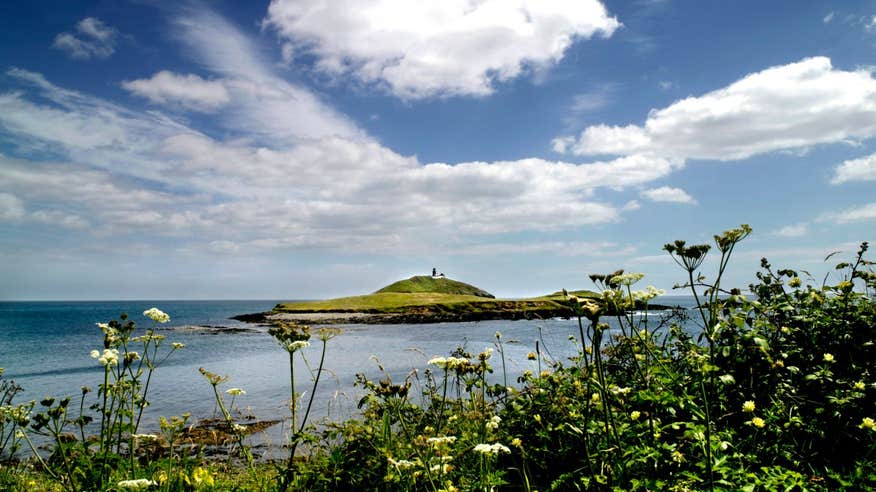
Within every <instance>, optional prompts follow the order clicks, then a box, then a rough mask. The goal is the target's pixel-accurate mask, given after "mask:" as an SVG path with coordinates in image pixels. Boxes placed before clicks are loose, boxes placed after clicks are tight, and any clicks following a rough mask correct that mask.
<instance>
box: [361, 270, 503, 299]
mask: <svg viewBox="0 0 876 492" xmlns="http://www.w3.org/2000/svg"><path fill="white" fill-rule="evenodd" d="M390 292H395V293H405V294H411V293H416V292H428V293H434V294H453V295H462V296H475V297H486V298H488V299H495V297H496V296H494V295H493V294H490V293H489V292H487V291H485V290H481V289H478V288H477V287H475V286H473V285H469V284H467V283H464V282H459V281H457V280H451V279H449V278H446V277H437V278H436V277H431V276H428V275H418V276H414V277H411V278H409V279H405V280H399V281H398V282H395V283H393V284H390V285H387V286H386V287H384V288H382V289H380V290H378V291H377V292H375V294H386V293H390Z"/></svg>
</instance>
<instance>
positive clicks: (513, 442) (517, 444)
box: [511, 437, 523, 449]
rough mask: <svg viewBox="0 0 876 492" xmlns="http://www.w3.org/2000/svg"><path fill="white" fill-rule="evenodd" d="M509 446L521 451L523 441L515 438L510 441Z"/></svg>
mask: <svg viewBox="0 0 876 492" xmlns="http://www.w3.org/2000/svg"><path fill="white" fill-rule="evenodd" d="M511 445H512V446H514V447H517V448H520V449H523V441H521V440H520V438H519V437H515V438H514V439H511Z"/></svg>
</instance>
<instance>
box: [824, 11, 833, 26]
mask: <svg viewBox="0 0 876 492" xmlns="http://www.w3.org/2000/svg"><path fill="white" fill-rule="evenodd" d="M832 20H833V11H830V12H828V13H827V15H825V16H824V18H823V19H821V22H824V23H825V24H828V23H830V21H832Z"/></svg>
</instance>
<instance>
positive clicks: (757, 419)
mask: <svg viewBox="0 0 876 492" xmlns="http://www.w3.org/2000/svg"><path fill="white" fill-rule="evenodd" d="M751 425H753V426H755V427H757V428H758V429H763V427H764V426H765V425H766V422H764V420H763V419H762V418H760V417H754V418H753V419H751Z"/></svg>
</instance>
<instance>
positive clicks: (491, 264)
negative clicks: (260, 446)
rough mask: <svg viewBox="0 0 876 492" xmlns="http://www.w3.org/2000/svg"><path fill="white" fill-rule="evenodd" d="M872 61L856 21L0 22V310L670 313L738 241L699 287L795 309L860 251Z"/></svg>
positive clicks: (660, 17) (550, 2)
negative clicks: (665, 309)
mask: <svg viewBox="0 0 876 492" xmlns="http://www.w3.org/2000/svg"><path fill="white" fill-rule="evenodd" d="M874 55H876V2H874V1H872V0H867V1H855V0H844V1H841V2H800V1H797V0H788V1H780V0H776V1H770V2H762V1H736V2H726V1H723V0H696V1H693V0H689V1H681V0H623V1H621V0H604V1H602V2H600V1H598V0H533V1H527V0H420V1H411V0H273V1H270V2H267V1H248V2H239V1H218V0H217V1H206V0H205V1H200V2H198V1H188V2H186V1H183V2H159V1H151V0H118V1H117V0H99V1H77V2H69V1H63V0H57V1H41V2H3V3H2V4H0V279H2V280H3V281H2V282H0V300H25V299H27V300H49V299H56V300H80V299H82V300H86V299H313V298H323V297H332V296H341V295H354V294H360V293H365V292H371V291H374V290H377V289H379V288H380V287H382V286H384V285H386V284H388V283H390V282H393V281H395V280H398V279H400V278H406V277H408V276H411V275H422V274H429V273H431V270H432V268H433V267H435V268H437V269H438V271H441V272H443V273H445V274H446V275H447V276H448V277H451V278H454V279H457V280H462V281H465V282H468V283H472V284H474V285H477V286H479V287H481V288H483V289H485V290H488V291H490V292H492V293H494V294H496V295H498V296H503V297H522V296H530V295H542V294H546V293H549V292H555V291H557V290H560V289H562V288H567V289H580V288H589V287H592V285H591V284H590V282H589V280H588V278H587V276H588V274H590V273H604V272H611V271H614V270H616V269H619V268H623V269H625V270H626V271H637V272H644V273H645V274H646V277H645V278H644V279H643V280H642V284H643V286H644V285H648V284H650V285H655V286H657V287H660V288H664V289H667V290H671V289H672V287H673V286H674V285H675V284H676V283H678V282H680V281H682V280H683V279H684V272H682V271H681V270H680V269H679V268H678V267H677V265H675V264H674V263H673V261H672V259H671V258H670V257H669V256H668V255H667V254H666V253H665V252H663V251H662V247H663V245H664V244H666V243H668V242H672V241H674V240H676V239H685V240H687V241H688V242H689V243H701V242H709V241H711V240H712V236H713V234H716V233H720V232H721V231H723V230H726V229H729V228H732V227H737V226H739V225H740V224H743V223H745V224H750V225H751V227H752V228H753V230H754V232H753V233H752V235H751V237H749V238H748V239H746V240H745V241H744V242H743V243H742V244H741V245H740V246H739V247H738V248H737V250H736V251H735V252H734V256H735V259H734V260H733V261H732V266H731V269H730V270H729V271H728V273H727V279H726V280H725V284H724V285H736V286H739V287H743V288H744V287H746V286H747V285H748V284H749V283H751V282H753V281H754V273H755V272H756V271H757V269H758V266H759V264H760V258H762V257H767V258H768V259H769V260H770V261H771V262H772V263H773V264H774V265H775V266H777V267H790V268H797V269H801V270H805V271H807V272H809V274H810V275H811V278H812V279H813V280H812V281H813V282H815V283H820V282H821V281H822V276H823V275H824V274H825V273H826V272H827V271H829V270H830V269H831V267H832V265H833V264H834V263H835V262H836V261H838V260H837V258H843V259H847V258H850V257H851V256H852V255H853V254H854V253H855V251H856V250H857V247H858V245H859V244H860V243H861V242H862V241H872V240H874V239H876V237H874V230H876V228H874V226H876V192H874V184H876V78H874V70H876V56H874ZM835 251H838V252H839V254H838V255H837V256H834V257H832V258H831V259H830V260H829V261H827V262H825V261H824V259H825V257H826V256H827V255H829V254H830V253H832V252H835ZM714 257H715V255H714V254H712V255H711V259H710V260H709V261H707V262H706V264H705V265H704V271H703V273H704V274H705V275H706V276H707V277H710V278H712V277H713V276H714V268H715V265H716V262H715V261H714V260H715V258H714ZM676 293H682V292H679V291H676Z"/></svg>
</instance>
